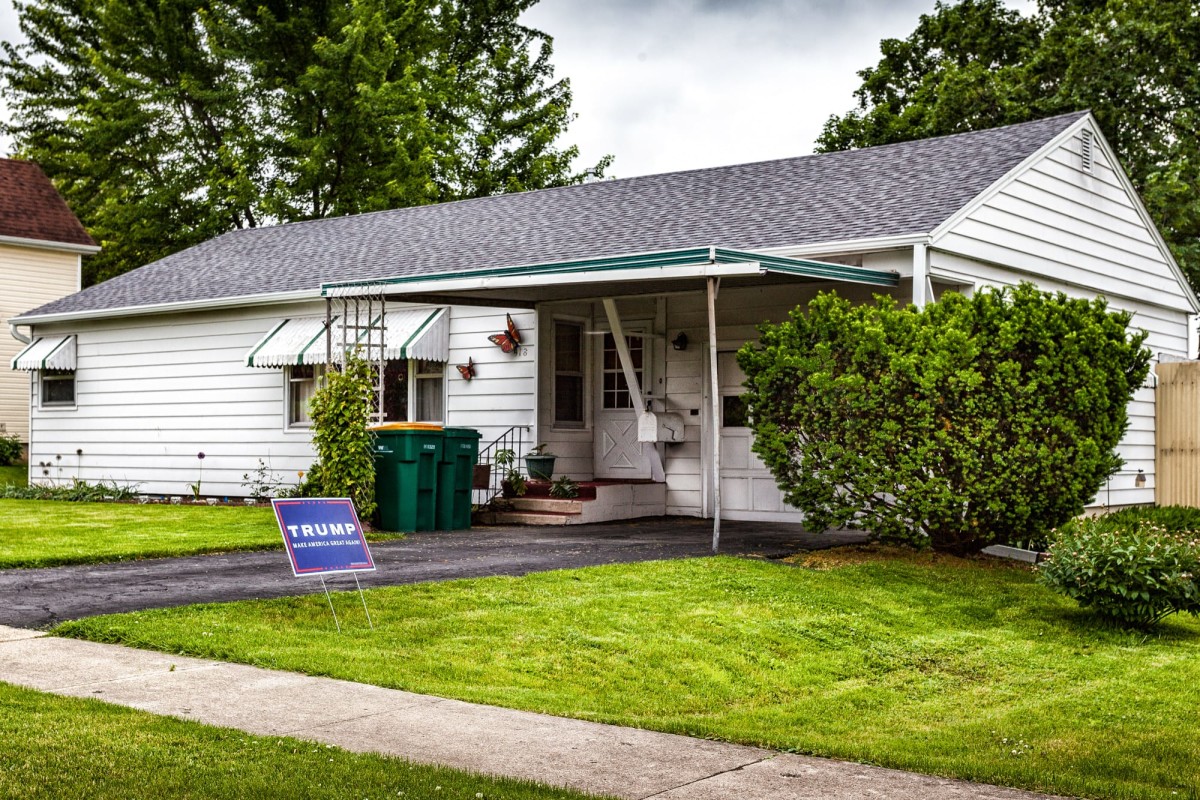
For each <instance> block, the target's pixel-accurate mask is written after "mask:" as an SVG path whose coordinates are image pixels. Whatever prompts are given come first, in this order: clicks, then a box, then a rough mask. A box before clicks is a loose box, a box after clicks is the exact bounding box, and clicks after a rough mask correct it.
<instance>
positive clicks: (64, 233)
mask: <svg viewBox="0 0 1200 800" xmlns="http://www.w3.org/2000/svg"><path fill="white" fill-rule="evenodd" d="M0 236H11V237H13V238H17V239H34V240H37V241H42V242H58V243H61V244H78V245H86V246H91V247H95V246H96V242H95V241H94V240H93V239H92V237H91V236H88V232H87V231H86V230H84V229H83V225H82V224H81V223H80V222H79V220H78V218H76V216H75V215H74V214H73V213H72V212H71V209H70V208H68V207H67V201H65V200H63V198H62V195H60V194H59V193H58V190H57V189H55V188H54V184H53V183H51V182H50V179H49V178H47V177H46V173H44V172H42V168H41V167H39V166H38V165H37V164H35V163H33V162H32V161H18V160H16V159H11V158H0Z"/></svg>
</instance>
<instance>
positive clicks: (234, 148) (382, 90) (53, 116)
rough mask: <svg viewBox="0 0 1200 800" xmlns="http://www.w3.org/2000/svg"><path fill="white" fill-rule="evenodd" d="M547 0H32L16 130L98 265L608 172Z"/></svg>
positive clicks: (0, 76)
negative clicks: (74, 217) (557, 59)
mask: <svg viewBox="0 0 1200 800" xmlns="http://www.w3.org/2000/svg"><path fill="white" fill-rule="evenodd" d="M534 2H536V0H316V1H315V2H311V1H308V0H217V1H216V2H212V1H210V0H108V2H103V3H99V2H95V0H29V1H28V2H17V3H16V6H17V10H18V13H19V14H20V21H21V28H22V31H23V32H24V34H25V37H26V40H27V41H26V43H25V44H23V45H13V44H11V43H5V44H4V46H3V55H2V56H0V84H2V86H3V89H4V91H5V92H6V95H7V99H8V101H9V105H10V108H11V110H12V120H11V121H10V122H9V123H7V124H5V125H4V126H3V130H4V131H5V132H6V133H8V134H9V135H11V136H13V137H14V139H15V141H16V145H17V150H18V153H19V154H20V155H21V156H23V157H27V158H32V159H34V160H36V161H39V162H40V163H41V164H42V166H43V168H44V169H45V170H46V171H47V173H48V174H49V175H50V176H51V177H52V178H53V179H55V181H56V183H57V184H58V185H59V187H60V189H61V191H62V192H63V194H64V195H65V196H66V198H67V201H68V202H69V203H70V204H71V206H72V208H73V209H74V210H75V212H76V213H77V214H78V215H79V217H80V218H81V219H82V220H83V222H84V224H85V225H86V226H87V227H88V229H89V230H90V231H91V233H92V235H93V236H94V237H95V238H96V239H97V240H99V241H100V242H102V244H103V245H104V250H103V252H102V253H101V255H100V256H98V257H96V258H93V259H89V261H88V262H87V263H86V265H85V269H86V270H87V274H86V275H85V283H92V282H95V281H96V280H100V279H103V278H107V277H111V276H112V275H115V274H119V273H120V272H124V271H126V270H128V269H131V268H133V267H137V266H140V265H141V264H144V263H147V262H149V261H152V260H155V259H157V258H161V257H162V256H165V255H167V254H169V253H172V252H174V251H176V250H179V249H182V248H184V247H188V246H190V245H193V244H196V243H198V242H201V241H204V240H205V239H209V238H211V237H212V236H215V235H217V234H219V233H222V232H224V231H228V230H232V229H235V228H246V227H255V226H258V225H262V224H270V223H274V222H281V221H282V222H289V221H294V220H301V219H312V218H318V217H326V216H336V215H342V214H350V213H357V212H361V211H373V210H380V209H385V208H395V207H398V206H406V205H416V204H421V203H431V202H438V201H444V200H453V199H460V198H466V197H478V196H482V195H488V194H496V193H499V192H504V191H514V190H525V189H538V188H543V187H547V186H557V185H564V184H569V183H576V182H579V181H582V180H585V179H587V178H591V177H599V176H602V175H603V172H604V170H605V169H606V168H607V166H608V163H609V162H610V159H609V158H605V159H602V160H601V161H600V162H599V163H598V164H596V165H594V166H592V167H589V168H585V169H583V170H581V171H573V170H572V166H571V165H572V162H573V161H574V160H575V158H576V156H577V155H578V151H577V149H576V148H575V147H570V146H567V147H564V146H561V145H559V141H560V140H561V138H562V136H563V134H564V133H565V131H566V129H567V127H568V125H569V123H570V122H571V120H572V119H573V115H572V114H571V112H570V105H571V90H570V85H569V83H568V82H567V81H566V80H555V78H554V73H553V66H552V65H551V61H550V59H551V55H552V42H551V40H550V38H549V37H548V36H547V35H546V34H544V33H542V32H540V31H537V30H533V29H531V28H528V27H526V26H523V25H521V24H519V22H518V19H519V16H520V14H521V13H522V12H523V11H524V10H526V9H527V8H528V7H530V6H531V5H533V4H534Z"/></svg>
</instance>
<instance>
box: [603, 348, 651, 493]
mask: <svg viewBox="0 0 1200 800" xmlns="http://www.w3.org/2000/svg"><path fill="white" fill-rule="evenodd" d="M597 338H599V339H600V340H601V341H600V345H599V347H600V357H599V358H597V359H596V363H597V364H598V365H599V375H598V376H597V378H598V379H597V381H596V386H597V388H598V393H597V397H596V404H595V409H596V410H595V425H594V431H595V439H594V445H595V472H596V477H597V478H603V479H607V480H621V479H627V480H648V479H649V478H650V456H649V453H647V452H646V450H645V448H646V447H647V445H644V444H643V443H642V442H639V441H638V437H637V434H638V414H639V413H640V412H641V411H642V410H643V408H642V400H641V398H635V397H630V395H629V389H628V388H627V386H626V385H625V374H624V373H623V372H622V370H621V360H620V358H619V357H618V356H617V347H616V342H615V340H614V339H613V335H612V334H611V333H606V334H604V336H602V337H597ZM625 341H626V343H627V344H628V346H629V357H630V360H631V361H632V362H633V369H634V372H636V373H637V376H638V383H640V384H641V385H642V386H646V385H647V381H648V380H649V378H650V376H649V375H647V374H646V366H647V365H648V364H649V355H650V354H649V353H648V352H647V349H646V345H647V344H648V341H647V339H646V338H645V337H644V336H642V335H640V334H639V333H636V332H635V333H627V334H626V335H625Z"/></svg>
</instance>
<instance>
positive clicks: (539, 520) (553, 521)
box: [472, 511, 580, 525]
mask: <svg viewBox="0 0 1200 800" xmlns="http://www.w3.org/2000/svg"><path fill="white" fill-rule="evenodd" d="M579 516H580V515H579V514H552V513H547V512H544V511H480V512H478V513H477V514H475V516H474V518H473V520H472V521H473V522H474V523H475V524H477V525H570V524H572V523H577V522H579V521H580V519H579Z"/></svg>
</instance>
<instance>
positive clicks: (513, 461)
mask: <svg viewBox="0 0 1200 800" xmlns="http://www.w3.org/2000/svg"><path fill="white" fill-rule="evenodd" d="M495 461H496V466H498V467H499V468H500V469H501V470H502V471H503V473H504V477H503V478H502V479H501V480H500V492H501V494H503V495H504V496H505V497H522V496H524V494H525V489H526V485H525V476H524V475H522V474H521V470H519V469H517V454H516V453H514V452H513V451H512V450H509V449H507V448H505V449H504V450H497V451H496V457H495Z"/></svg>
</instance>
